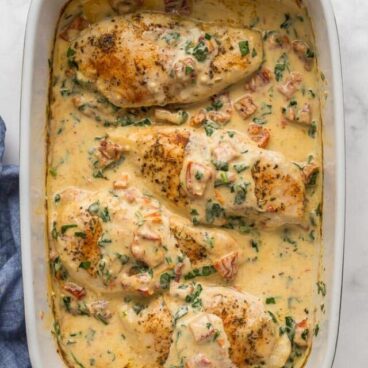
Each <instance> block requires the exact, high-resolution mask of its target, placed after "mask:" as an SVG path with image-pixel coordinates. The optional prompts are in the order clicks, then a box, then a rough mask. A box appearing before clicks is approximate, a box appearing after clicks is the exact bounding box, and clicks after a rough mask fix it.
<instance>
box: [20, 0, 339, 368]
mask: <svg viewBox="0 0 368 368" xmlns="http://www.w3.org/2000/svg"><path fill="white" fill-rule="evenodd" d="M305 2H306V4H307V6H308V8H309V13H310V16H311V18H312V21H313V24H314V30H315V32H316V38H317V45H318V51H319V64H320V68H321V70H323V72H324V74H325V75H326V78H327V80H328V82H329V83H328V94H329V98H328V100H327V105H326V109H325V112H324V137H323V139H324V168H325V171H324V173H325V174H324V188H325V190H324V228H323V231H324V261H323V262H324V267H325V269H326V273H325V281H326V284H327V290H328V294H327V297H326V303H325V306H326V315H325V319H324V320H322V321H321V323H320V325H321V333H320V334H319V336H318V337H317V338H316V339H315V341H314V344H313V349H312V353H311V356H310V358H309V360H308V363H307V365H306V367H310V368H312V367H313V368H317V367H318V368H330V367H331V366H332V364H333V359H334V355H335V348H336V341H337V335H338V327H339V313H340V300H341V285H342V265H343V246H344V214H345V162H344V160H345V151H344V149H345V147H344V118H343V117H344V113H343V96H342V78H341V65H340V52H339V42H338V35H337V29H336V24H335V19H334V14H333V10H332V7H331V5H330V3H329V0H308V1H305ZM64 4H65V0H52V1H50V0H33V1H32V4H31V7H30V11H29V15H28V23H27V29H26V38H25V48H24V61H23V80H22V100H21V146H20V147H21V149H20V165H21V170H20V198H21V199H20V200H21V232H22V234H21V239H22V259H23V284H24V295H25V315H26V322H27V337H28V347H29V353H30V356H31V361H32V365H33V367H36V368H46V367H47V368H49V367H52V368H58V367H63V366H64V364H63V362H62V360H61V358H60V356H59V355H58V354H57V352H56V344H55V342H54V340H53V338H52V335H51V333H50V329H51V326H52V323H50V321H48V322H47V318H44V319H42V318H41V316H42V314H43V312H44V313H45V315H46V316H47V315H50V308H49V305H48V296H47V279H48V263H47V262H46V257H47V256H46V249H47V247H46V244H45V231H46V230H45V226H46V221H45V210H44V207H45V157H46V139H45V138H46V135H45V132H46V128H45V127H46V106H47V98H48V82H49V80H48V79H49V69H48V58H49V57H50V53H51V48H52V44H53V38H54V31H55V27H56V23H57V20H58V17H59V14H60V11H61V9H62V7H63V5H64Z"/></svg>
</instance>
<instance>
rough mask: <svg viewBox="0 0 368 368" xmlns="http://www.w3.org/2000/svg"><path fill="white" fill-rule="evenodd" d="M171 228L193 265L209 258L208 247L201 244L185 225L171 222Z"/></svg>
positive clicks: (181, 248)
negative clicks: (181, 225) (184, 227)
mask: <svg viewBox="0 0 368 368" xmlns="http://www.w3.org/2000/svg"><path fill="white" fill-rule="evenodd" d="M170 229H171V231H172V232H173V234H174V236H175V238H176V240H177V243H178V246H179V248H180V250H181V251H182V252H183V253H184V254H185V255H186V256H187V257H188V258H189V259H190V262H191V263H192V265H196V263H198V262H200V261H202V260H204V259H206V258H207V255H208V254H207V250H206V248H205V247H204V246H202V245H200V244H199V243H198V242H197V241H196V240H195V238H194V237H193V236H191V235H190V233H188V231H185V230H184V229H183V227H180V226H177V225H176V224H175V223H171V224H170Z"/></svg>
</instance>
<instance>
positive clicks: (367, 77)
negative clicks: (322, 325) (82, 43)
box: [0, 0, 368, 368]
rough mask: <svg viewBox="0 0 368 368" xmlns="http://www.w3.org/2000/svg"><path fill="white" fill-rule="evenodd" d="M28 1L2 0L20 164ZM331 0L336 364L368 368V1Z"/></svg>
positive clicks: (7, 95)
mask: <svg viewBox="0 0 368 368" xmlns="http://www.w3.org/2000/svg"><path fill="white" fill-rule="evenodd" d="M50 1H52V0H50ZM29 2H30V0H0V71H1V72H0V115H1V116H2V117H3V119H4V120H5V121H6V124H7V127H8V135H7V141H6V145H7V150H6V155H5V161H6V162H8V163H18V146H19V144H18V134H19V126H18V124H19V97H20V77H21V62H22V47H23V34H24V28H25V22H26V15H27V11H28V6H29ZM332 2H333V6H334V8H335V12H336V18H337V23H338V27H339V33H340V39H341V49H342V61H343V69H344V70H343V72H344V73H343V74H344V83H345V84H344V90H345V108H346V110H345V111H346V142H347V214H346V215H347V231H346V250H345V279H344V293H343V304H342V319H341V328H340V337H339V344H338V351H337V355H336V361H335V365H334V367H335V368H346V367H349V366H351V367H355V368H364V367H368V347H367V343H368V328H367V327H368V307H367V305H368V246H367V244H366V242H367V241H366V239H368V226H367V220H368V190H367V188H368V170H367V167H368V165H367V163H368V83H367V82H368V68H367V62H368V21H367V19H368V1H367V0H349V1H347V0H332ZM366 185H367V187H366ZM316 368H317V367H316Z"/></svg>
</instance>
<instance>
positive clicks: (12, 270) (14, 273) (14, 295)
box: [0, 117, 31, 368]
mask: <svg viewBox="0 0 368 368" xmlns="http://www.w3.org/2000/svg"><path fill="white" fill-rule="evenodd" d="M5 131H6V128H5V124H4V121H3V120H2V119H1V117H0V367H1V368H3V367H4V368H25V367H31V363H30V361H29V356H28V349H27V338H26V331H25V321H24V303H23V286H22V268H21V255H20V234H19V169H18V166H15V165H3V164H2V159H3V154H4V150H5V147H4V141H5Z"/></svg>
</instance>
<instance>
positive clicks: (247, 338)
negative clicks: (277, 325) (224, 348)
mask: <svg viewBox="0 0 368 368" xmlns="http://www.w3.org/2000/svg"><path fill="white" fill-rule="evenodd" d="M206 312H207V313H213V314H215V315H216V316H218V317H219V318H221V319H222V321H223V324H224V329H225V332H226V335H227V337H228V339H229V342H230V349H229V352H230V358H231V360H232V361H233V363H234V364H236V366H238V367H246V366H248V365H251V364H257V363H258V364H259V363H260V362H261V359H262V358H264V356H262V355H261V354H259V353H260V351H258V345H259V344H260V342H262V343H261V345H264V344H267V343H269V342H272V340H273V338H274V331H273V329H272V326H271V325H270V322H269V321H268V320H266V319H262V318H260V319H257V325H256V326H252V328H249V330H248V328H246V327H245V326H249V323H250V320H251V319H252V316H250V306H249V304H248V302H247V301H245V300H238V299H237V298H236V297H228V296H226V295H222V299H221V300H220V301H219V302H217V303H212V304H211V305H209V306H207V307H206ZM248 331H249V332H248Z"/></svg>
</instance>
